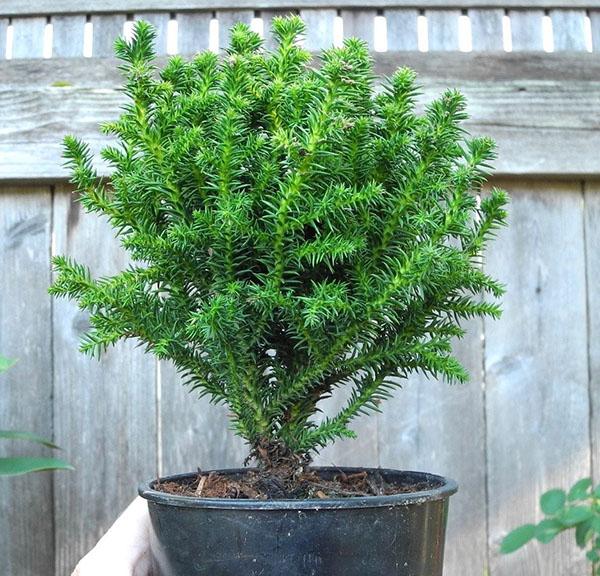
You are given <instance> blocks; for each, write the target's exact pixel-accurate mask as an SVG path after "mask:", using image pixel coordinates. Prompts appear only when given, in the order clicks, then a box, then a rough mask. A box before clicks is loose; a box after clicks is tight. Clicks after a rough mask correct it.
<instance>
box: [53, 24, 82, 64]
mask: <svg viewBox="0 0 600 576" xmlns="http://www.w3.org/2000/svg"><path fill="white" fill-rule="evenodd" d="M85 20H86V18H85V16H84V15H82V14H80V15H76V16H55V17H54V18H52V56H53V57H56V58H74V57H77V56H83V37H84V29H85Z"/></svg>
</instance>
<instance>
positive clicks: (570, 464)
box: [485, 182, 590, 576]
mask: <svg viewBox="0 0 600 576" xmlns="http://www.w3.org/2000/svg"><path fill="white" fill-rule="evenodd" d="M508 187H509V190H510V192H511V194H512V202H511V206H510V218H509V219H510V223H509V227H508V229H506V230H503V231H502V232H501V233H500V235H499V238H498V240H497V241H496V242H495V243H494V244H493V245H492V247H491V249H490V252H489V256H488V258H487V263H486V267H487V270H488V271H489V272H491V273H492V274H494V275H495V276H497V277H498V278H499V279H500V280H501V281H503V282H504V283H506V287H507V292H506V295H505V297H504V299H503V302H504V304H503V307H504V315H503V316H502V319H501V320H500V321H496V322H488V321H487V320H486V322H485V338H486V343H485V371H486V382H487V423H488V434H487V437H488V463H489V468H488V494H489V527H490V543H489V545H490V551H491V554H492V560H491V574H493V575H494V576H530V575H531V574H561V575H563V574H565V575H566V574H568V575H575V574H586V573H587V562H586V560H585V556H584V555H583V554H581V553H580V551H579V550H577V549H576V547H575V546H573V543H572V538H564V539H557V541H555V542H553V544H552V550H551V552H548V551H543V552H542V551H541V550H540V549H539V548H537V545H536V544H532V545H530V546H528V547H527V548H526V549H525V550H522V551H520V552H519V553H517V554H513V555H509V556H499V555H498V547H499V544H500V542H501V539H502V538H503V536H504V535H505V534H506V533H507V532H508V531H509V530H511V529H513V528H515V527H516V526H519V525H521V524H524V523H526V522H532V521H536V519H537V520H539V519H540V515H539V514H540V513H539V508H538V501H539V497H540V495H541V494H542V493H543V492H544V491H546V490H548V489H550V488H553V487H557V486H561V487H563V486H567V487H568V486H570V485H571V484H572V483H573V482H574V481H575V480H577V479H578V478H581V477H584V476H587V475H588V474H589V473H590V466H589V464H590V447H589V428H588V426H589V400H588V393H589V391H588V371H587V360H588V359H587V343H588V341H587V326H586V279H585V261H584V260H585V256H584V234H583V202H582V197H581V187H580V185H579V184H576V183H574V184H568V183H564V184H561V183H543V182H532V183H528V184H525V183H522V184H509V185H508Z"/></svg>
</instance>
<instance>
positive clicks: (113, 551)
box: [72, 496, 152, 576]
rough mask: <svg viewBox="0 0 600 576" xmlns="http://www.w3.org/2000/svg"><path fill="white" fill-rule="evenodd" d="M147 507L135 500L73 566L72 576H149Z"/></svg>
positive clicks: (150, 572)
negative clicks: (75, 565) (75, 566)
mask: <svg viewBox="0 0 600 576" xmlns="http://www.w3.org/2000/svg"><path fill="white" fill-rule="evenodd" d="M149 532H150V516H149V514H148V505H147V503H146V501H145V500H143V499H142V498H140V497H139V496H138V497H137V498H136V499H135V500H134V501H133V502H132V503H131V504H130V505H129V506H128V507H127V508H126V510H125V511H124V512H123V513H122V514H121V516H119V518H118V519H117V521H116V522H115V523H114V524H113V525H112V526H111V527H110V529H109V530H108V532H107V533H106V534H105V535H104V536H103V537H102V538H101V539H100V540H99V541H98V543H97V544H96V546H94V548H92V550H90V552H88V553H87V554H86V555H85V556H84V557H83V558H82V559H81V560H80V562H79V564H77V568H75V572H73V574H72V576H107V575H109V574H110V576H152V561H151V555H150V535H149Z"/></svg>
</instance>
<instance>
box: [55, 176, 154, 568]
mask: <svg viewBox="0 0 600 576" xmlns="http://www.w3.org/2000/svg"><path fill="white" fill-rule="evenodd" d="M54 236H55V250H56V253H58V254H65V255H67V256H69V257H72V258H75V259H77V260H79V261H81V262H83V263H85V264H87V265H89V266H90V268H91V271H92V273H93V275H94V276H102V275H106V274H110V273H114V272H116V271H118V270H120V269H122V268H123V267H124V266H125V264H126V262H127V261H126V259H125V257H124V254H123V251H122V250H121V249H120V248H119V247H118V245H117V242H116V241H115V240H114V239H113V233H112V231H111V230H110V228H109V227H108V224H107V223H106V222H105V221H103V220H101V219H99V218H98V217H97V216H96V215H89V214H85V213H84V212H83V211H82V208H81V206H80V204H79V203H78V202H77V201H76V200H75V199H74V197H73V196H72V195H71V194H69V193H68V191H67V190H66V188H64V187H62V186H61V187H58V188H57V191H56V193H55V198H54ZM46 258H47V254H46ZM46 261H47V260H46ZM53 322H54V324H53V338H52V345H53V346H52V349H53V354H54V381H55V393H54V429H55V438H56V441H57V442H58V443H59V444H60V445H61V446H62V447H63V448H64V450H65V454H66V455H67V456H68V458H69V460H70V461H71V462H72V463H73V465H74V466H75V467H76V470H75V471H74V472H72V473H70V474H62V475H60V476H57V477H56V480H55V494H54V497H55V538H56V566H57V573H58V574H60V575H64V574H69V573H70V570H72V569H73V568H74V566H75V563H76V562H77V560H78V559H79V558H80V557H81V556H82V555H83V554H84V553H85V552H87V550H88V549H89V548H91V547H92V545H93V544H94V543H95V542H96V541H97V540H98V538H99V537H100V536H101V535H102V534H103V532H104V531H105V530H106V529H107V528H108V526H110V524H111V523H112V522H113V521H114V520H115V518H116V517H117V515H118V513H119V510H122V509H123V508H124V507H125V506H126V505H127V503H128V502H130V501H131V500H132V499H133V497H134V496H135V494H136V486H137V484H138V483H139V482H140V479H143V478H149V477H152V476H154V475H155V473H156V464H157V431H156V430H157V426H156V394H155V362H154V360H153V359H152V358H151V357H150V356H145V355H143V353H142V350H141V349H138V348H136V343H135V342H128V343H125V344H119V345H118V346H116V347H115V348H113V349H111V350H109V351H108V352H107V353H106V354H105V355H104V356H103V358H102V362H101V363H99V362H97V361H96V360H95V359H91V358H89V357H87V356H84V355H83V354H81V353H80V352H79V351H78V345H79V341H80V337H81V335H82V333H83V332H84V331H85V330H86V329H87V328H88V326H89V324H88V320H87V315H86V314H85V313H83V312H81V311H79V310H78V309H77V307H76V306H75V305H74V304H73V303H72V302H69V301H65V300H55V301H54V314H53ZM48 354H50V351H48ZM45 575H46V576H47V575H48V572H46V573H45Z"/></svg>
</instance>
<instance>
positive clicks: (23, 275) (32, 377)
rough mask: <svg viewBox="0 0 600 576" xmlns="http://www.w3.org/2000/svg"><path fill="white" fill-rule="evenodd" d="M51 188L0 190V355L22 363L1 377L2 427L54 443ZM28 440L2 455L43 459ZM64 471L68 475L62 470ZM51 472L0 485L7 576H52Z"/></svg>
mask: <svg viewBox="0 0 600 576" xmlns="http://www.w3.org/2000/svg"><path fill="white" fill-rule="evenodd" d="M50 222H51V195H50V190H49V188H44V187H33V186H30V187H28V188H27V189H18V188H2V189H1V190H0V263H1V264H0V267H1V270H2V273H1V274H0V355H3V356H7V357H10V358H15V359H18V363H17V364H16V365H15V366H14V367H13V368H11V369H10V370H9V371H8V372H6V373H5V374H3V375H2V376H0V428H1V429H13V430H28V431H31V432H36V433H37V434H40V435H42V436H45V437H47V438H52V369H51V366H52V350H51V334H52V331H51V311H50V298H49V296H48V293H47V290H48V286H49V284H50V266H49V262H48V256H49V254H50V228H51V226H50ZM44 453H46V454H47V455H49V451H48V450H44V449H43V448H41V447H39V446H37V445H31V444H29V443H24V442H10V443H9V442H6V441H3V442H2V443H1V444H0V456H7V455H9V454H10V455H13V456H14V455H24V456H25V455H29V456H34V455H35V456H40V455H42V454H44ZM61 474H64V473H61ZM52 513H53V502H52V475H51V474H49V473H44V474H30V475H28V476H24V477H18V478H2V480H0V534H2V538H0V558H2V561H1V563H2V569H1V571H2V574H3V576H49V575H51V574H52V573H53V567H54V541H53V536H52V528H53V524H52Z"/></svg>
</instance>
